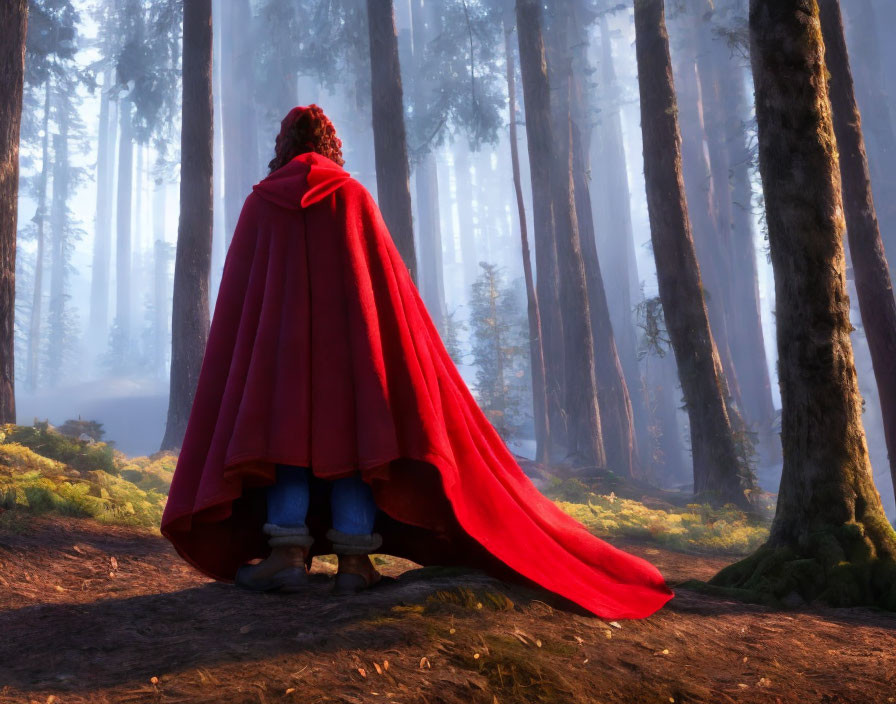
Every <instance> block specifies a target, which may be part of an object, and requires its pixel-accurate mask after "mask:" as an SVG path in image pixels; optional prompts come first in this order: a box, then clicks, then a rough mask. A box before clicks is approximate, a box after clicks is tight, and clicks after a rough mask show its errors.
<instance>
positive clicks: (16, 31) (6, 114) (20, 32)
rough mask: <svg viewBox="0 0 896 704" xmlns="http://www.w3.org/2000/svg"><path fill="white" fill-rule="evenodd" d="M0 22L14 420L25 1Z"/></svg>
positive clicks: (1, 264) (12, 5)
mask: <svg viewBox="0 0 896 704" xmlns="http://www.w3.org/2000/svg"><path fill="white" fill-rule="evenodd" d="M0 27H3V32H2V34H0V422H3V423H15V422H16V396H15V363H14V350H15V307H16V227H17V223H18V205H19V129H20V127H21V124H22V92H23V90H24V82H25V36H26V34H27V29H28V3H27V1H26V0H7V1H6V2H3V3H2V4H0Z"/></svg>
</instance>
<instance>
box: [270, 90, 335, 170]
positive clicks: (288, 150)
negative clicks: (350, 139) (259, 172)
mask: <svg viewBox="0 0 896 704" xmlns="http://www.w3.org/2000/svg"><path fill="white" fill-rule="evenodd" d="M305 152H317V153H318V154H322V155H323V156H325V157H327V158H328V159H330V160H332V161H334V162H336V163H337V164H339V165H340V166H342V165H343V164H344V163H345V160H344V159H343V158H342V140H340V139H339V137H337V136H336V128H335V127H333V123H332V122H330V118H328V117H327V116H326V115H325V114H324V111H323V110H322V109H321V108H320V107H319V106H317V105H315V104H314V103H312V104H311V105H308V106H307V107H304V106H300V107H296V108H293V109H292V110H290V111H289V114H288V115H287V116H286V117H284V118H283V121H282V122H281V123H280V134H278V135H277V141H276V145H275V147H274V154H275V156H274V158H273V159H271V163H269V164H268V168H269V169H270V170H271V171H276V170H277V169H279V168H280V167H281V166H284V165H286V164H288V163H289V162H290V161H292V160H293V159H294V158H295V157H296V156H298V155H299V154H304V153H305Z"/></svg>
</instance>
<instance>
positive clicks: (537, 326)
mask: <svg viewBox="0 0 896 704" xmlns="http://www.w3.org/2000/svg"><path fill="white" fill-rule="evenodd" d="M515 26H516V22H515V15H514V11H513V5H512V4H511V2H510V1H509V0H508V2H507V3H506V7H505V12H504V54H505V62H506V64H507V110H508V119H507V122H508V125H509V130H510V159H511V169H512V171H513V187H514V192H515V195H516V205H517V217H518V219H519V227H520V246H521V249H522V259H523V277H524V281H525V286H526V306H527V313H528V315H527V319H528V324H529V368H530V370H531V377H532V406H533V421H534V428H535V460H536V461H537V462H547V461H548V460H549V458H550V454H551V429H550V418H549V415H548V404H547V392H546V389H545V363H544V338H543V336H542V324H541V308H540V306H539V304H538V294H537V292H536V290H535V277H534V276H533V274H532V260H531V256H530V254H529V228H528V225H527V223H526V206H525V202H524V200H523V184H522V177H521V176H520V157H519V146H518V143H517V140H518V137H517V121H518V118H517V114H516V110H517V104H516V68H515V62H514V50H513V42H512V41H511V37H512V35H513V30H514V27H515Z"/></svg>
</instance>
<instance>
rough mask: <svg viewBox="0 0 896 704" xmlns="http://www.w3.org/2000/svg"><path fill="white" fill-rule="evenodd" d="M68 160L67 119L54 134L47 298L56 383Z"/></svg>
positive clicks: (62, 338) (62, 335)
mask: <svg viewBox="0 0 896 704" xmlns="http://www.w3.org/2000/svg"><path fill="white" fill-rule="evenodd" d="M68 193H69V163H68V122H67V120H66V119H65V118H63V119H61V120H60V121H59V134H54V135H53V202H52V206H51V212H50V300H49V305H48V310H47V325H48V331H47V381H48V382H49V386H50V388H54V387H56V386H58V384H59V380H60V378H61V377H62V375H63V374H64V370H63V364H64V361H65V359H64V352H65V347H66V330H65V298H66V295H65V288H66V286H65V283H66V282H65V279H66V269H67V268H68V267H67V264H68V262H67V261H66V259H67V257H66V242H65V240H66V221H67V219H68Z"/></svg>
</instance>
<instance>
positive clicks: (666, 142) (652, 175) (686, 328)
mask: <svg viewBox="0 0 896 704" xmlns="http://www.w3.org/2000/svg"><path fill="white" fill-rule="evenodd" d="M635 37H636V49H637V59H638V84H639V88H640V95H641V131H642V134H643V140H644V176H645V180H646V185H647V206H648V211H649V215H650V236H651V242H652V243H653V255H654V259H655V260H656V269H657V281H658V284H659V292H660V299H661V300H662V303H663V312H664V314H665V320H666V327H667V329H668V332H669V338H670V340H671V342H672V349H673V350H674V352H675V360H676V363H677V365H678V375H679V378H680V379H681V386H682V391H683V392H684V399H685V405H686V407H687V411H688V417H689V419H690V426H691V451H692V453H693V459H694V492H695V494H698V495H701V496H706V498H707V499H710V500H713V501H716V502H721V503H724V502H729V501H730V502H733V503H736V504H738V505H741V506H746V505H748V504H749V499H748V495H747V492H748V491H749V490H751V489H753V487H752V485H751V483H750V481H749V470H748V467H747V466H746V464H745V462H744V460H743V458H742V457H741V456H740V455H739V453H738V451H737V448H736V444H735V439H734V432H733V430H732V425H731V420H730V418H729V416H728V409H727V404H726V399H725V389H724V379H723V374H722V365H721V362H720V360H719V355H718V352H717V351H716V346H715V342H714V340H713V335H712V332H711V330H710V326H709V317H708V314H707V311H706V305H705V303H704V300H703V287H702V284H701V280H700V268H699V267H698V265H697V256H696V253H695V250H694V240H693V236H692V234H691V225H690V220H689V218H688V206H687V201H686V199H685V192H684V180H683V177H682V172H681V152H680V144H681V136H680V132H679V128H678V108H677V105H676V100H675V89H674V84H673V79H672V62H671V58H670V56H669V37H668V34H667V33H666V23H665V18H664V11H663V0H636V1H635Z"/></svg>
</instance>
